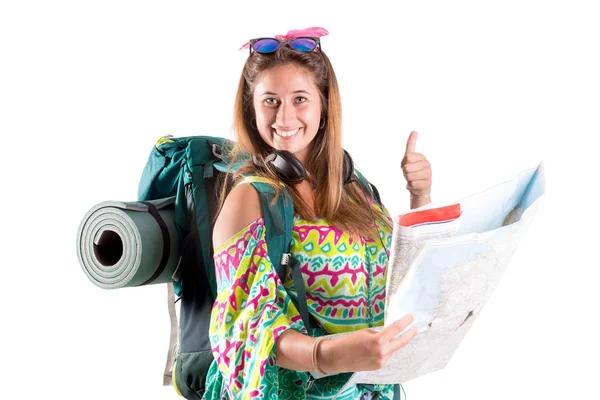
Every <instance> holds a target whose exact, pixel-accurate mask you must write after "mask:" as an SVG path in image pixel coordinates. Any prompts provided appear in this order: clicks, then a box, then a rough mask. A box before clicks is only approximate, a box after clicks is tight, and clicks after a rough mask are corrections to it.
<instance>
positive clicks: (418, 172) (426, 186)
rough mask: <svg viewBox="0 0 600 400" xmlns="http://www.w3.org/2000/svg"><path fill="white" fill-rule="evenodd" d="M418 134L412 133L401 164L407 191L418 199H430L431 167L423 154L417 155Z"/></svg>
mask: <svg viewBox="0 0 600 400" xmlns="http://www.w3.org/2000/svg"><path fill="white" fill-rule="evenodd" d="M417 137H418V133H417V132H416V131H412V132H411V133H410V136H409V137H408V141H407V142H406V153H405V154H404V158H403V159H402V162H401V163H400V166H401V167H402V172H403V173H404V178H405V179H406V182H407V184H406V189H408V191H409V192H410V193H411V194H412V195H413V196H416V197H429V193H431V165H430V164H429V161H427V158H425V156H424V155H423V154H420V153H416V152H415V149H416V147H417Z"/></svg>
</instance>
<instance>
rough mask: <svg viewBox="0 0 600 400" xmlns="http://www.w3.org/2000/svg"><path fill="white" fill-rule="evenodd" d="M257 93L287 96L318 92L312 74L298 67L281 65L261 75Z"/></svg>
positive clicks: (257, 84)
mask: <svg viewBox="0 0 600 400" xmlns="http://www.w3.org/2000/svg"><path fill="white" fill-rule="evenodd" d="M257 78H258V79H257V82H256V87H255V93H256V94H258V95H261V94H263V93H265V92H269V93H276V94H285V93H294V92H297V91H300V90H303V91H305V92H308V93H313V92H314V91H316V90H317V87H316V85H315V82H314V78H313V76H312V73H311V72H310V71H308V70H307V69H306V68H302V67H299V66H296V65H292V64H289V65H281V66H278V67H274V68H270V69H268V70H265V71H263V72H261V73H260V75H259V76H258V77H257Z"/></svg>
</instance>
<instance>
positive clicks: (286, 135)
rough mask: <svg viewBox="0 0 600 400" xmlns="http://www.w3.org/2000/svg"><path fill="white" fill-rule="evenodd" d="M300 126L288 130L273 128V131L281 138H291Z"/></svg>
mask: <svg viewBox="0 0 600 400" xmlns="http://www.w3.org/2000/svg"><path fill="white" fill-rule="evenodd" d="M300 130H302V128H296V129H292V130H288V131H284V130H279V129H273V133H274V134H275V135H277V136H279V137H280V138H282V139H291V138H293V137H294V136H296V135H297V134H298V133H299V132H300Z"/></svg>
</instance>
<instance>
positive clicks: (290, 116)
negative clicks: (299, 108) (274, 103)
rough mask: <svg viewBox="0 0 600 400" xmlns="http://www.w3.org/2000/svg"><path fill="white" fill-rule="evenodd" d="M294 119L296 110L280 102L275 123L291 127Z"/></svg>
mask: <svg viewBox="0 0 600 400" xmlns="http://www.w3.org/2000/svg"><path fill="white" fill-rule="evenodd" d="M295 119H296V110H295V109H294V106H292V105H289V104H285V103H282V104H281V105H280V106H279V108H278V109H277V115H276V117H275V123H276V124H277V125H278V126H280V127H284V128H292V127H293V126H292V125H293V124H294V121H295Z"/></svg>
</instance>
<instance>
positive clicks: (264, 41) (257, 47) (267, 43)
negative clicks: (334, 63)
mask: <svg viewBox="0 0 600 400" xmlns="http://www.w3.org/2000/svg"><path fill="white" fill-rule="evenodd" d="M282 44H287V45H288V46H290V47H291V48H292V49H294V50H297V51H301V52H304V53H308V52H311V51H313V50H315V49H316V48H317V47H318V48H319V50H321V40H320V39H319V38H317V37H311V36H302V37H297V38H293V39H291V40H278V39H275V38H257V39H250V55H252V51H255V52H257V53H259V54H270V53H274V52H275V50H277V49H278V48H279V46H281V45H282Z"/></svg>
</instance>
